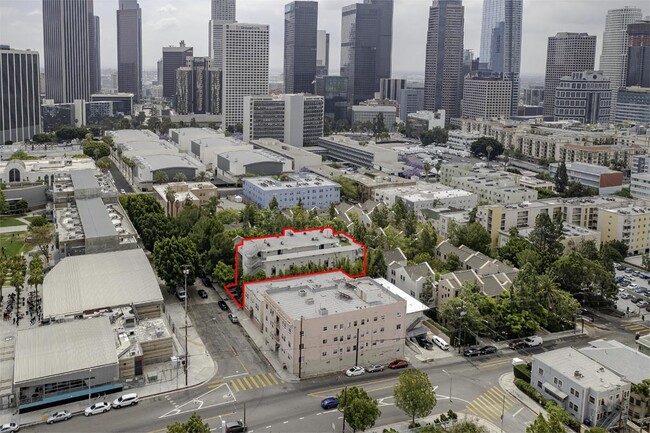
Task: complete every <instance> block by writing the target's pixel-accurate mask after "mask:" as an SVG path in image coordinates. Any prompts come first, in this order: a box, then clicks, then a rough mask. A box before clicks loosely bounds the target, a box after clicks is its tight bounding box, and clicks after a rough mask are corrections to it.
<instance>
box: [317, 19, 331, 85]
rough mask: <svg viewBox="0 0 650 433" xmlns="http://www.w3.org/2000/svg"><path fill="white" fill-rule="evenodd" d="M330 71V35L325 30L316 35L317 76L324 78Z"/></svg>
mask: <svg viewBox="0 0 650 433" xmlns="http://www.w3.org/2000/svg"><path fill="white" fill-rule="evenodd" d="M329 71H330V34H329V33H327V32H326V31H325V30H319V31H318V32H317V33H316V76H317V77H324V76H326V75H328V74H329Z"/></svg>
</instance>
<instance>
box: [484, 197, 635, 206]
mask: <svg viewBox="0 0 650 433" xmlns="http://www.w3.org/2000/svg"><path fill="white" fill-rule="evenodd" d="M633 201H634V200H632V199H629V198H625V197H618V196H614V195H612V196H596V197H582V198H548V199H541V200H531V201H524V202H521V203H510V204H490V205H485V207H488V208H489V207H505V208H506V209H526V208H528V209H533V208H540V209H546V208H548V207H552V206H563V205H567V204H569V205H573V206H576V205H580V206H593V207H596V206H608V207H615V206H617V205H619V206H620V207H625V206H626V205H628V204H630V203H632V202H633Z"/></svg>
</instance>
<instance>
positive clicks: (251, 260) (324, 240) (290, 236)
mask: <svg viewBox="0 0 650 433" xmlns="http://www.w3.org/2000/svg"><path fill="white" fill-rule="evenodd" d="M235 245H237V253H236V254H237V255H238V256H239V270H240V273H241V274H242V275H255V274H256V273H258V272H259V271H264V272H265V273H266V276H267V277H275V276H277V275H278V273H279V272H280V271H282V272H286V271H289V270H292V269H293V268H294V267H295V266H303V265H308V264H310V263H314V264H316V265H319V266H324V267H325V268H328V269H331V268H333V267H335V266H336V262H337V260H349V261H350V262H351V263H354V262H355V261H357V260H364V255H365V249H364V247H363V245H361V244H359V243H356V242H353V241H352V238H351V237H349V236H347V235H344V234H334V231H333V230H332V229H331V228H324V229H311V230H302V231H294V230H292V229H285V230H284V231H283V233H282V234H281V235H275V236H267V237H264V238H257V239H243V240H242V239H241V238H239V237H237V238H235Z"/></svg>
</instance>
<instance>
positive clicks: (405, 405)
mask: <svg viewBox="0 0 650 433" xmlns="http://www.w3.org/2000/svg"><path fill="white" fill-rule="evenodd" d="M393 395H394V397H395V406H397V407H399V408H400V409H402V410H403V411H404V413H406V414H407V415H409V416H410V417H411V423H412V424H415V418H416V417H418V418H422V417H425V416H428V415H430V414H431V412H432V411H433V408H434V407H435V406H436V403H437V399H436V392H435V391H434V390H433V386H432V385H431V381H430V380H429V375H428V374H427V373H425V372H424V371H420V370H415V369H410V370H406V371H405V372H403V373H401V374H400V375H399V381H398V382H397V383H396V384H395V388H394V390H393Z"/></svg>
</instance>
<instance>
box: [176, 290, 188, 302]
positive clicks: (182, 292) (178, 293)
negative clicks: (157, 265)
mask: <svg viewBox="0 0 650 433" xmlns="http://www.w3.org/2000/svg"><path fill="white" fill-rule="evenodd" d="M186 296H187V293H186V292H185V288H184V287H176V297H177V298H178V300H179V301H185V297H186Z"/></svg>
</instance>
